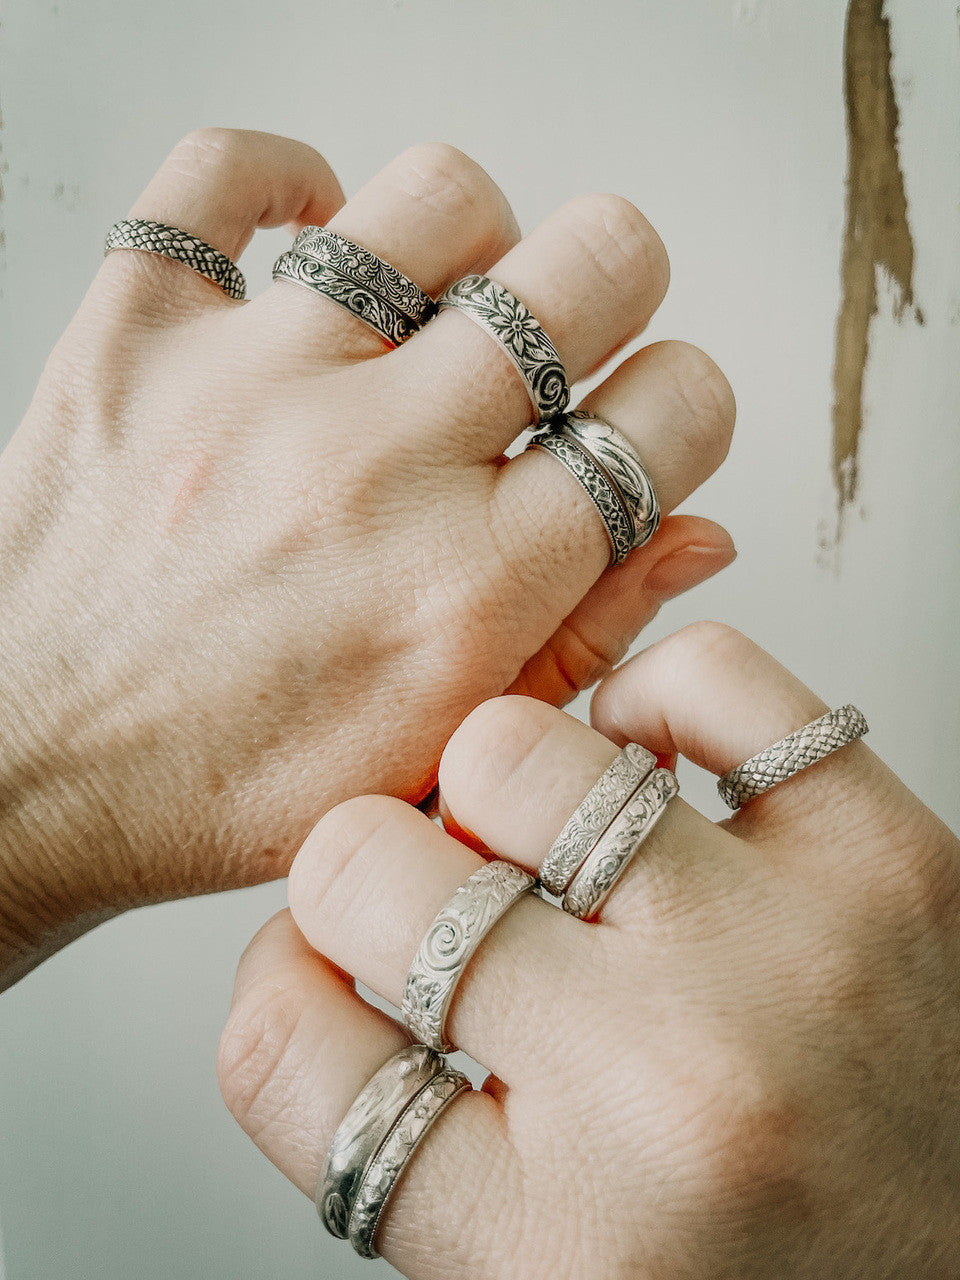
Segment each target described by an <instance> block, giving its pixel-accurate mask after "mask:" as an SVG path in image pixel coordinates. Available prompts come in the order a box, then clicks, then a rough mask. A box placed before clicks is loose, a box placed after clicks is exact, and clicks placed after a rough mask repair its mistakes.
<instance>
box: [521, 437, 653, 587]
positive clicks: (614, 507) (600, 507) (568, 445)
mask: <svg viewBox="0 0 960 1280" xmlns="http://www.w3.org/2000/svg"><path fill="white" fill-rule="evenodd" d="M527 448H528V449H545V450H546V452H547V453H552V454H553V456H554V457H555V458H556V459H557V460H558V461H559V462H562V463H563V465H564V466H565V467H566V468H567V470H568V471H569V472H570V474H571V475H572V476H573V478H574V479H575V480H576V481H577V483H578V484H579V485H580V487H581V488H582V489H584V490H585V491H586V494H587V496H588V497H589V498H590V501H591V502H592V503H593V505H594V506H595V507H596V508H597V511H598V512H599V513H600V519H601V520H602V521H603V527H604V528H605V529H606V531H607V537H608V538H609V539H610V560H611V563H612V564H621V563H622V562H623V561H624V560H626V558H627V556H628V555H629V554H630V552H631V551H632V550H633V547H634V540H635V538H636V526H635V525H634V523H633V518H632V516H631V515H630V512H629V511H628V510H627V507H626V505H625V504H624V500H623V499H622V498H621V496H620V491H619V489H617V487H616V485H614V483H613V481H612V480H611V479H610V477H609V476H608V475H607V473H606V471H604V469H603V467H601V466H600V464H599V463H598V462H597V460H596V458H594V456H593V455H592V454H591V453H588V452H587V450H586V449H584V448H582V447H581V446H580V445H579V444H577V443H575V442H574V441H573V440H571V439H569V438H568V437H567V436H566V435H565V434H564V433H563V432H558V431H553V430H548V431H541V432H539V433H538V434H537V435H535V436H534V437H533V439H532V440H531V441H530V443H529V444H528V445H527Z"/></svg>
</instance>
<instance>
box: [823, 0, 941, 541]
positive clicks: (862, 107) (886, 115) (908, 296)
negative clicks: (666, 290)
mask: <svg viewBox="0 0 960 1280" xmlns="http://www.w3.org/2000/svg"><path fill="white" fill-rule="evenodd" d="M884 2H885V0H850V5H849V8H848V10H847V28H846V41H845V78H844V85H845V95H846V106H847V136H848V172H847V222H846V229H845V231H844V237H843V258H842V266H841V283H842V290H843V298H842V303H841V307H840V314H839V317H838V320H837V336H836V361H835V366H834V406H833V459H832V466H833V478H834V484H835V486H836V491H837V527H836V534H835V541H836V542H837V543H838V542H839V540H840V537H841V534H842V526H843V517H844V514H845V511H846V508H847V507H848V506H849V505H850V504H851V503H852V502H853V501H854V499H855V498H856V496H857V491H858V487H859V479H860V477H859V456H858V454H859V447H860V434H861V431H862V428H863V393H864V377H865V371H866V365H867V359H868V357H869V354H870V324H871V322H872V320H873V317H874V316H875V315H877V313H878V311H879V302H878V288H877V274H878V270H882V271H883V273H884V274H885V275H886V277H887V278H888V279H889V281H890V282H891V284H892V285H893V289H894V301H893V314H894V318H895V319H896V320H898V321H899V320H902V319H903V316H904V314H905V313H906V311H907V310H908V309H909V310H911V311H912V312H913V315H914V317H915V319H916V320H917V323H918V324H923V314H922V312H921V311H920V309H919V308H918V307H915V305H914V294H913V268H914V244H913V237H912V234H911V231H910V225H909V222H908V217H907V195H906V188H905V184H904V177H903V170H902V168H901V164H900V153H899V143H898V137H897V131H898V127H899V120H900V116H899V109H898V106H897V98H896V93H895V90H894V85H893V76H892V72H891V61H892V50H891V44H890V20H889V18H886V17H884V14H883V10H884Z"/></svg>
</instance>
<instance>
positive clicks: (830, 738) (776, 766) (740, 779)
mask: <svg viewBox="0 0 960 1280" xmlns="http://www.w3.org/2000/svg"><path fill="white" fill-rule="evenodd" d="M867 732H868V726H867V722H866V720H865V719H864V716H863V712H862V711H858V710H857V708H856V707H854V706H851V705H850V704H849V703H848V704H847V705H846V706H845V707H840V708H839V709H838V710H836V711H828V712H827V713H826V715H822V716H819V717H818V718H817V719H816V720H811V722H810V723H809V724H805V725H804V726H803V728H802V729H797V730H796V732H795V733H790V734H788V735H787V736H786V737H785V738H781V739H780V741H779V742H775V743H774V744H773V746H772V747H767V749H766V750H765V751H761V752H760V753H759V755H755V756H751V757H750V759H749V760H745V761H744V762H743V764H740V765H737V767H736V768H735V769H731V770H730V772H729V773H727V774H724V776H723V777H722V778H721V779H720V781H719V782H718V783H717V790H718V791H719V792H720V795H721V797H722V798H723V800H724V802H725V803H726V804H728V805H729V806H730V808H731V809H739V808H740V806H741V805H743V804H745V803H746V802H747V801H748V800H752V799H753V798H754V796H759V795H762V794H763V792H764V791H769V790H770V788H771V787H773V786H776V784H777V783H778V782H785V781H786V780H787V778H792V777H793V776H794V774H797V773H800V772H802V771H803V770H804V769H809V767H810V765H812V764H816V762H817V761H818V760H823V759H824V757H826V756H829V755H832V754H833V753H834V751H838V750H839V749H840V748H841V747H845V746H846V745H847V743H848V742H855V741H856V740H857V738H862V737H863V735H864V734H865V733H867Z"/></svg>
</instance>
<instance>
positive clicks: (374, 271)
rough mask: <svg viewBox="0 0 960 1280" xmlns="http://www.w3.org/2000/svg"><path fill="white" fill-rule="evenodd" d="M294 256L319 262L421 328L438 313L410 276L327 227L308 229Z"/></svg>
mask: <svg viewBox="0 0 960 1280" xmlns="http://www.w3.org/2000/svg"><path fill="white" fill-rule="evenodd" d="M293 252H294V253H302V254H305V255H306V256H307V257H308V258H316V260H317V261H318V262H322V263H324V265H325V266H328V267H330V268H331V269H332V270H333V271H336V272H338V273H339V274H340V275H341V276H343V278H344V279H345V280H349V281H351V282H352V283H353V284H355V285H357V286H358V287H361V288H364V289H367V290H369V292H370V293H374V294H376V295H377V297H378V298H380V299H382V301H383V302H385V303H387V305H388V306H391V307H393V309H394V310H395V311H399V312H400V314H401V315H405V316H407V318H408V319H409V320H411V321H412V322H413V324H414V325H415V326H416V327H417V328H421V327H422V326H423V325H425V324H426V323H427V321H428V320H429V319H430V317H431V316H432V315H433V314H434V313H435V311H436V309H437V304H436V303H435V302H434V300H433V299H432V298H431V297H430V296H429V294H426V293H424V291H423V290H422V289H421V288H420V286H419V285H418V284H415V283H414V281H413V280H411V279H410V278H409V276H405V275H404V274H403V272H402V271H398V270H397V268H396V267H392V266H391V265H390V263H389V262H384V260H383V258H378V257H377V255H376V254H375V253H371V251H370V250H369V249H365V248H364V247H363V245H359V244H356V243H355V242H354V241H353V240H348V239H347V238H346V236H341V235H338V234H337V232H336V231H328V230H327V228H326V227H304V228H303V230H302V231H301V232H300V234H299V235H298V236H297V238H296V240H295V241H294V242H293Z"/></svg>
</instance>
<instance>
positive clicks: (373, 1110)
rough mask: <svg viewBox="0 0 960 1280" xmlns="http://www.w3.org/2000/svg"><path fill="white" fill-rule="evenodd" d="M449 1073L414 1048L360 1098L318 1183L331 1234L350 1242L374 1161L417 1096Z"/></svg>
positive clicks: (429, 1053) (435, 1057)
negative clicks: (354, 1217) (351, 1224)
mask: <svg viewBox="0 0 960 1280" xmlns="http://www.w3.org/2000/svg"><path fill="white" fill-rule="evenodd" d="M443 1068H444V1059H443V1058H442V1057H441V1056H440V1054H439V1053H435V1052H434V1051H433V1049H428V1048H427V1046H426V1045H423V1044H416V1045H409V1046H408V1047H407V1048H406V1049H401V1050H400V1052H399V1053H395V1054H394V1055H393V1057H392V1058H390V1059H388V1060H387V1061H386V1062H385V1063H384V1064H383V1066H382V1067H381V1068H380V1070H379V1071H378V1072H377V1073H376V1074H375V1075H374V1076H373V1077H372V1079H371V1080H370V1081H368V1083H367V1084H366V1085H365V1086H364V1088H363V1089H362V1090H361V1091H360V1093H359V1094H358V1095H357V1098H356V1100H355V1101H354V1103H353V1105H352V1106H351V1107H350V1110H349V1111H348V1112H347V1114H346V1115H345V1116H344V1118H343V1120H342V1121H341V1123H340V1127H339V1128H338V1129H337V1132H336V1133H335V1134H334V1136H333V1141H332V1143H331V1144H330V1151H329V1154H328V1156H327V1162H326V1165H325V1166H324V1167H323V1169H322V1170H321V1173H320V1178H319V1179H318V1181H317V1191H316V1197H315V1198H316V1202H317V1212H318V1213H319V1214H320V1218H321V1220H322V1222H323V1225H324V1226H325V1227H326V1228H327V1230H328V1231H329V1232H330V1234H331V1235H334V1236H337V1237H338V1238H339V1239H341V1240H346V1239H347V1236H348V1234H349V1222H350V1215H351V1213H352V1212H353V1207H354V1203H355V1202H356V1199H357V1195H358V1193H359V1191H360V1186H361V1184H362V1182H363V1179H364V1176H365V1175H366V1172H367V1170H368V1168H369V1166H370V1164H371V1162H372V1161H373V1159H374V1157H375V1156H376V1155H377V1153H378V1152H379V1150H380V1148H381V1147H382V1146H383V1144H384V1142H385V1141H386V1139H387V1136H388V1135H389V1133H390V1130H391V1129H392V1128H393V1126H394V1125H395V1124H396V1122H397V1120H398V1118H399V1117H400V1116H401V1115H402V1114H403V1112H404V1111H405V1110H406V1109H407V1107H408V1106H409V1105H410V1103H411V1102H413V1100H414V1099H415V1098H416V1096H417V1094H418V1093H420V1091H421V1090H422V1089H423V1088H424V1087H425V1086H426V1085H428V1084H429V1083H430V1081H431V1080H432V1079H433V1078H434V1076H436V1075H438V1074H439V1073H440V1072H441V1071H442V1070H443Z"/></svg>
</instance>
